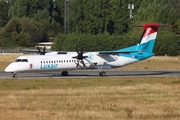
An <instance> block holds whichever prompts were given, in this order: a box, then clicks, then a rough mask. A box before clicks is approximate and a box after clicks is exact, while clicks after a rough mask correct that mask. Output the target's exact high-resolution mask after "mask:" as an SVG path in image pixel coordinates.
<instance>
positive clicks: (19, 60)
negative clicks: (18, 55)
mask: <svg viewBox="0 0 180 120" xmlns="http://www.w3.org/2000/svg"><path fill="white" fill-rule="evenodd" d="M15 62H28V60H27V59H16V60H15Z"/></svg>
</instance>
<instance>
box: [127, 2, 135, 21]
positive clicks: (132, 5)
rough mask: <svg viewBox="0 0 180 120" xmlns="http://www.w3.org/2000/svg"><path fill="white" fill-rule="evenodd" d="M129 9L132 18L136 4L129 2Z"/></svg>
mask: <svg viewBox="0 0 180 120" xmlns="http://www.w3.org/2000/svg"><path fill="white" fill-rule="evenodd" d="M128 9H129V10H130V13H129V18H130V19H132V18H133V13H132V10H134V4H133V3H132V2H129V4H128Z"/></svg>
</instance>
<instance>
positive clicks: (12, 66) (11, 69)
mask: <svg viewBox="0 0 180 120" xmlns="http://www.w3.org/2000/svg"><path fill="white" fill-rule="evenodd" d="M4 71H5V72H16V70H15V66H14V64H13V63H11V64H10V65H8V66H7V67H6V69H5V70H4Z"/></svg>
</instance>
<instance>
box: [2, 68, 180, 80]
mask: <svg viewBox="0 0 180 120" xmlns="http://www.w3.org/2000/svg"><path fill="white" fill-rule="evenodd" d="M106 75H107V77H109V76H112V77H128V76H151V77H153V76H154V77H155V76H180V70H106ZM67 77H68V78H71V77H72V78H73V77H76V78H78V77H99V71H98V70H76V71H69V76H61V73H60V72H41V73H18V78H25V79H27V78H67ZM8 78H12V74H11V73H6V72H4V71H0V79H8Z"/></svg>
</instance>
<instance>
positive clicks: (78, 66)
mask: <svg viewBox="0 0 180 120" xmlns="http://www.w3.org/2000/svg"><path fill="white" fill-rule="evenodd" d="M78 67H79V60H78V63H77V65H76V69H77V68H78Z"/></svg>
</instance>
